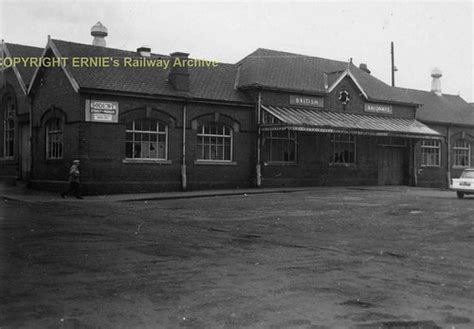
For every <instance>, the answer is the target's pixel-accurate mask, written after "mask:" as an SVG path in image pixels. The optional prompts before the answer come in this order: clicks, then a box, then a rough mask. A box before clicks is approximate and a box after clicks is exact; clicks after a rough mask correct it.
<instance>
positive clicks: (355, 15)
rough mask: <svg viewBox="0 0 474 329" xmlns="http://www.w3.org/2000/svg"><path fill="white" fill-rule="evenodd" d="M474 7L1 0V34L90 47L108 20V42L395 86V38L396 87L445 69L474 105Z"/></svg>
mask: <svg viewBox="0 0 474 329" xmlns="http://www.w3.org/2000/svg"><path fill="white" fill-rule="evenodd" d="M473 19H474V5H473V1H457V2H454V1H450V2H415V3H413V2H407V1H399V2H387V1H383V2H382V1H376V2H374V1H372V2H362V1H350V2H347V1H346V2H322V1H307V2H296V3H295V2H290V1H288V2H286V1H280V2H271V1H254V2H248V1H247V2H245V1H240V2H229V1H226V2H223V1H218V2H217V1H213V2H202V1H192V2H191V1H182V2H177V1H172V2H171V1H170V2H163V1H133V0H132V1H102V2H100V1H96V2H88V1H78V0H59V1H22V0H14V1H10V0H0V37H1V38H3V39H5V41H6V42H11V43H20V44H26V45H33V46H39V47H44V45H45V44H46V40H47V35H48V34H50V35H51V37H53V38H56V39H62V40H68V41H75V42H80V43H87V44H89V43H91V41H92V37H91V36H90V28H91V26H92V25H94V24H95V23H96V22H97V21H101V22H102V23H103V24H104V25H105V26H106V27H107V28H108V30H109V36H108V37H107V38H106V40H107V46H109V47H113V48H121V49H128V50H135V49H136V48H137V47H139V46H142V45H148V46H150V47H151V48H152V51H153V52H156V53H162V54H168V53H170V52H173V51H185V52H189V53H191V56H192V57H195V58H207V59H213V60H218V61H221V62H228V63H235V62H237V61H238V60H239V59H241V58H243V57H244V56H246V55H247V54H249V53H250V52H252V51H253V50H255V49H257V48H259V47H263V48H270V49H276V50H282V51H289V52H295V53H300V54H305V55H312V56H318V57H325V58H331V59H337V60H343V61H347V60H349V58H353V61H354V63H355V64H357V65H358V64H359V63H367V64H368V67H369V69H370V70H372V74H373V75H375V76H376V77H378V78H379V79H381V80H383V81H385V82H386V83H390V81H391V77H390V41H393V42H394V43H395V62H396V63H395V64H396V66H397V67H398V72H397V74H396V78H395V80H396V85H397V86H400V87H406V88H415V89H422V90H429V89H430V83H431V77H430V72H431V70H432V69H433V68H434V67H439V68H440V69H441V70H442V72H443V77H442V80H441V81H442V90H443V92H445V93H449V94H456V95H457V94H460V95H461V96H462V97H463V98H464V99H466V100H467V101H469V102H474V69H473V67H474V23H473Z"/></svg>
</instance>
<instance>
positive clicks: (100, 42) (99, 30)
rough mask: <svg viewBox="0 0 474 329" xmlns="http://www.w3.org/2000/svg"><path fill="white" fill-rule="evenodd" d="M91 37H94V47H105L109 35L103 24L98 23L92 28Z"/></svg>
mask: <svg viewBox="0 0 474 329" xmlns="http://www.w3.org/2000/svg"><path fill="white" fill-rule="evenodd" d="M91 35H92V36H93V37H94V40H93V41H92V45H93V46H99V47H105V37H106V36H107V35H108V33H107V28H106V27H105V26H104V25H102V23H101V22H97V23H96V24H95V25H94V26H93V27H92V28H91Z"/></svg>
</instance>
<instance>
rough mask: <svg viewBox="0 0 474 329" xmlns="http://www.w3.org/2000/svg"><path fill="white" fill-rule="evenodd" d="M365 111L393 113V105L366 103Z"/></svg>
mask: <svg viewBox="0 0 474 329" xmlns="http://www.w3.org/2000/svg"><path fill="white" fill-rule="evenodd" d="M364 111H365V112H370V113H383V114H392V113H393V110H392V106H390V105H383V104H370V103H365V104H364Z"/></svg>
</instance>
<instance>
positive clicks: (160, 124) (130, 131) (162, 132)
mask: <svg viewBox="0 0 474 329" xmlns="http://www.w3.org/2000/svg"><path fill="white" fill-rule="evenodd" d="M146 120H147V121H154V122H155V123H156V130H143V129H141V130H137V129H136V123H137V121H146ZM130 122H131V123H132V129H127V128H125V134H132V140H131V141H129V140H127V138H125V145H126V144H127V143H131V144H132V157H128V156H127V151H126V148H127V147H126V146H125V160H127V161H166V160H168V125H167V124H165V123H163V122H161V121H160V120H157V119H149V118H140V119H135V120H131V121H129V122H127V125H128V124H129V123H130ZM160 128H164V129H162V130H160ZM136 134H148V135H149V140H148V141H143V140H140V141H138V140H137V141H136V140H135V137H136ZM151 136H154V137H155V138H156V143H157V147H158V143H159V136H165V141H164V144H165V155H164V157H159V154H158V152H157V154H156V157H153V158H151V157H145V158H144V157H143V145H144V144H143V143H151V142H150V140H151ZM135 142H140V157H135V156H134V155H135ZM148 154H150V152H148Z"/></svg>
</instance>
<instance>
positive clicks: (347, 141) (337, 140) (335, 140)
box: [329, 133, 357, 165]
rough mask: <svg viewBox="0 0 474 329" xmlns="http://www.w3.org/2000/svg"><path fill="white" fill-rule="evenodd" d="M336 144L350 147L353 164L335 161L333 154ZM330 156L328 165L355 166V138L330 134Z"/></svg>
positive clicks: (349, 135) (354, 136)
mask: <svg viewBox="0 0 474 329" xmlns="http://www.w3.org/2000/svg"><path fill="white" fill-rule="evenodd" d="M336 144H342V145H352V147H353V148H354V161H353V162H340V161H335V160H336V159H335V157H334V154H335V153H336ZM331 147H332V149H331V156H330V159H329V163H330V164H331V165H355V164H357V136H356V135H352V134H337V133H335V134H332V136H331Z"/></svg>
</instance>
